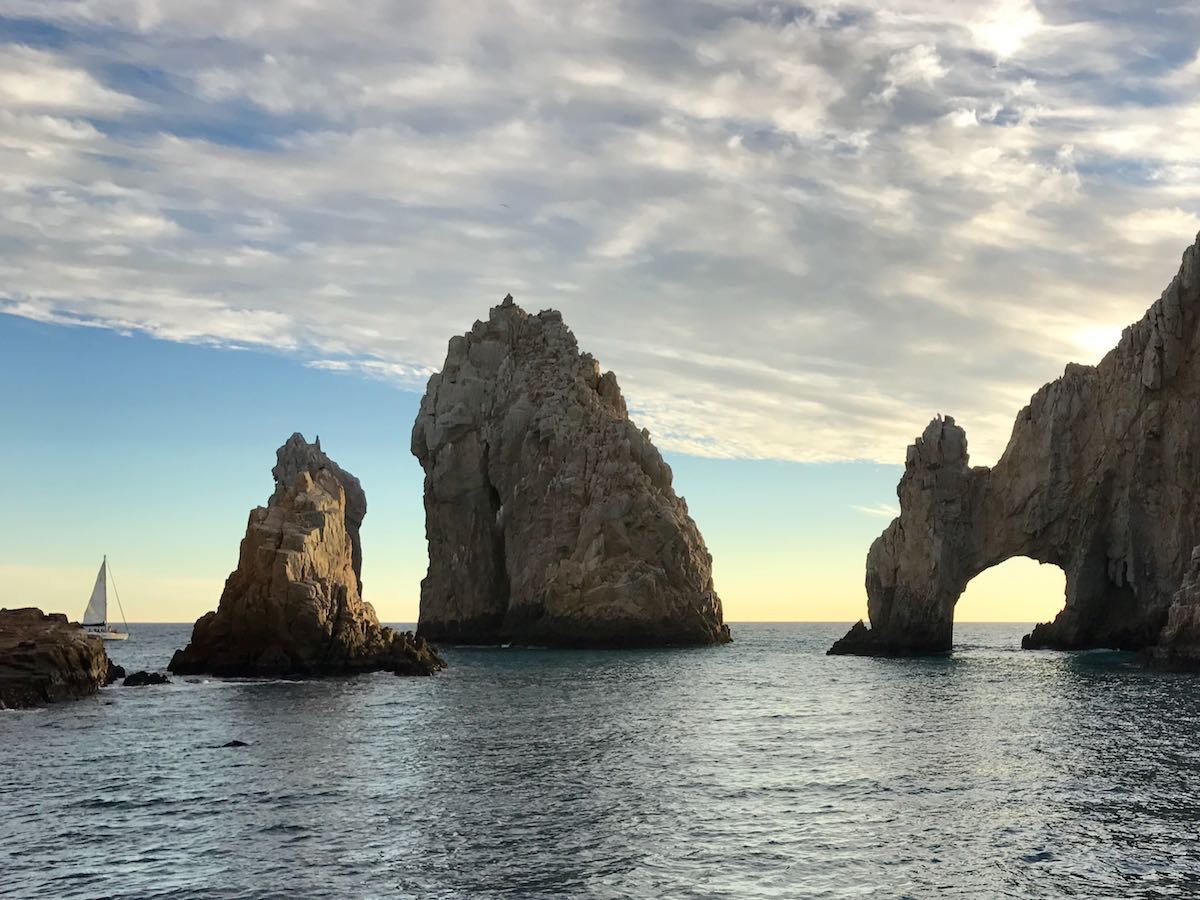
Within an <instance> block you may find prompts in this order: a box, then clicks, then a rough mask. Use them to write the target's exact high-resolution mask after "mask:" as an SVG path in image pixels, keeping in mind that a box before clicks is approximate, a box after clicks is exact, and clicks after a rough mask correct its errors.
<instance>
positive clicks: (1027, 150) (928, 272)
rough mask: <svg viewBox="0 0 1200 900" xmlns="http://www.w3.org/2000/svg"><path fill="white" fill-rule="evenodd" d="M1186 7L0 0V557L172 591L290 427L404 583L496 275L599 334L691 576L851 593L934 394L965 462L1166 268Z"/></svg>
mask: <svg viewBox="0 0 1200 900" xmlns="http://www.w3.org/2000/svg"><path fill="white" fill-rule="evenodd" d="M1198 47H1200V7H1196V6H1195V4H1192V3H1184V2H1178V3H1172V2H1159V3H1155V4H1153V5H1150V4H1125V3H1117V2H1114V0H1088V2H1083V0H1069V2H1068V0H1060V2H1041V3H1033V2H1028V0H992V2H986V0H983V2H972V3H963V2H953V0H893V2H887V3H883V2H861V3H839V2H814V3H809V4H806V5H794V4H787V3H757V2H734V0H727V2H698V0H690V2H666V0H657V2H603V3H601V2H581V3H573V4H561V3H553V2H539V0H519V2H510V3H501V2H489V3H472V2H438V3H433V2H430V3H420V2H409V3H403V4H396V3H392V2H373V0H362V2H359V3H356V4H354V5H353V11H352V12H348V11H347V7H346V6H344V5H343V4H333V3H317V2H296V0H288V2H283V0H279V2H272V0H260V2H257V3H240V2H239V3H233V2H223V0H188V2H174V0H70V2H68V0H0V375H2V376H3V377H4V387H3V396H2V397H0V421H2V422H3V434H0V438H2V440H0V454H2V455H0V462H3V463H5V465H6V468H7V469H8V470H9V471H10V472H18V473H20V478H18V479H16V481H17V482H18V483H17V484H15V485H14V484H10V485H9V487H8V490H9V496H10V503H13V504H15V506H10V515H9V516H7V517H6V521H5V522H4V523H3V524H2V525H0V576H3V577H5V579H6V581H7V583H8V585H9V586H10V591H16V593H17V594H18V595H19V596H20V597H21V602H22V603H25V602H28V603H34V604H37V605H42V606H44V607H47V608H52V607H54V608H57V607H62V608H63V610H64V611H72V610H73V606H72V604H74V605H77V606H80V608H82V603H83V601H84V600H86V593H87V590H88V588H89V586H90V582H91V579H92V577H93V572H94V567H95V565H96V563H97V562H98V559H97V557H98V556H99V555H100V553H102V552H108V553H109V554H110V556H111V557H112V562H113V567H114V573H115V574H116V576H117V578H118V579H119V581H118V586H119V587H122V588H123V597H125V598H127V606H128V610H127V611H128V612H130V617H131V618H137V619H142V620H160V621H161V620H167V619H174V620H185V619H188V618H192V617H194V616H196V615H198V614H199V613H201V612H203V611H204V610H205V609H209V608H212V606H213V605H214V604H215V601H216V597H217V596H218V595H219V591H220V585H221V582H222V579H223V578H224V577H225V575H226V574H227V573H228V571H229V570H230V569H231V568H232V566H233V563H234V561H235V559H236V545H237V541H238V539H239V538H240V535H241V531H242V529H243V527H244V524H245V516H246V514H247V512H248V510H249V508H250V507H251V506H253V505H254V504H255V503H260V502H263V501H264V500H265V499H266V496H267V495H268V494H269V489H270V483H269V469H270V464H271V461H272V458H273V451H274V448H275V447H276V446H278V445H279V444H280V443H281V442H282V441H283V439H284V438H286V437H287V435H288V434H290V433H291V432H292V431H294V430H301V431H304V432H305V433H306V434H309V436H310V437H311V436H312V434H311V433H316V432H317V431H319V432H320V434H321V436H322V439H323V443H324V445H325V447H326V449H327V450H328V451H329V452H330V453H331V455H333V456H334V457H335V458H336V459H338V461H339V462H341V463H342V464H343V465H345V466H346V467H347V468H348V469H350V470H351V471H354V472H355V473H356V474H358V475H359V476H360V477H361V478H362V479H363V481H364V485H365V486H366V489H367V493H368V499H369V502H370V503H371V513H370V514H369V517H368V520H367V524H366V526H365V529H364V551H365V553H366V554H367V559H366V562H365V565H364V568H365V571H364V578H365V580H366V582H367V588H366V591H367V599H369V600H371V601H372V602H374V603H375V604H376V606H377V607H378V608H379V610H380V614H381V616H382V617H383V618H385V619H390V620H397V621H411V620H412V619H413V618H414V617H415V613H416V597H417V592H418V583H419V579H420V575H421V573H422V570H423V568H424V547H423V541H422V521H421V519H422V513H421V505H420V471H419V468H418V467H417V466H416V463H415V461H413V460H412V459H411V458H410V457H408V455H407V445H408V429H409V427H410V424H411V420H412V417H413V415H414V413H415V408H416V403H417V400H418V397H419V392H420V391H421V390H422V389H423V386H424V383H425V381H426V380H427V378H428V376H429V374H430V373H432V372H434V371H436V370H437V369H438V368H439V367H440V365H441V361H442V359H443V357H444V354H445V347H446V341H447V339H448V338H449V336H451V335H453V334H456V333H460V332H463V331H465V330H467V329H468V328H469V327H470V325H471V323H472V322H473V321H474V320H475V319H476V318H480V317H482V316H484V315H486V311H487V309H488V307H489V306H491V305H493V304H494V303H496V302H498V301H499V299H500V298H501V297H503V296H504V294H505V293H508V292H512V293H513V294H514V295H515V296H516V298H517V300H518V302H520V303H521V304H522V305H524V306H525V307H527V308H528V309H531V310H537V309H541V308H547V307H553V308H557V309H560V310H562V312H563V314H564V317H565V319H566V321H567V322H568V324H570V325H571V327H572V328H573V330H574V331H575V333H576V335H577V336H578V338H579V340H580V344H581V346H582V347H583V348H584V349H587V350H589V351H591V352H592V353H594V354H595V355H596V356H597V357H598V358H599V359H600V361H601V363H602V364H603V365H604V366H605V367H606V368H611V369H613V370H614V371H616V372H617V374H618V377H619V379H620V382H621V385H622V387H623V389H624V391H625V393H626V396H627V399H628V400H629V403H630V407H631V410H632V411H633V414H634V416H635V418H636V420H637V421H638V423H639V424H640V425H644V426H646V427H648V428H649V429H650V431H651V433H652V434H653V436H654V439H655V441H656V443H657V444H658V445H659V446H660V447H661V448H662V449H663V450H664V451H665V452H666V454H667V457H668V459H669V461H670V462H671V464H672V466H673V467H674V469H675V471H676V486H677V488H678V490H679V491H680V493H682V494H684V495H685V496H687V498H688V500H689V504H690V505H691V508H692V511H693V514H694V516H695V518H696V519H697V522H698V524H699V525H700V528H701V530H702V532H703V533H704V535H705V537H706V540H707V541H708V544H709V547H710V549H711V550H712V552H713V554H714V557H715V558H716V574H717V588H718V591H719V592H720V593H721V594H722V596H723V597H724V598H725V603H726V608H727V612H728V615H729V617H730V618H731V619H735V620H737V619H741V620H746V619H836V620H852V619H854V618H857V617H859V616H860V615H862V614H863V613H864V612H865V599H864V597H863V591H862V563H863V558H864V556H865V553H866V549H867V547H868V546H869V544H870V541H871V540H872V539H873V537H874V536H875V535H876V534H878V532H879V531H880V530H881V529H882V528H883V527H884V526H885V525H886V524H887V521H888V517H889V516H890V515H892V514H894V512H895V491H894V488H895V482H896V480H897V479H898V477H899V473H900V471H901V470H900V466H899V464H900V463H901V462H902V460H903V458H904V448H905V446H906V445H907V444H908V443H909V442H911V440H912V439H913V438H914V437H915V436H916V435H917V434H919V433H920V432H921V431H922V429H923V427H924V425H925V424H926V423H927V422H928V421H929V419H930V418H931V417H932V416H933V415H934V414H937V413H948V414H951V415H954V416H955V417H956V419H957V420H958V421H959V422H960V424H962V425H963V426H964V427H965V428H966V430H967V434H968V437H969V440H970V447H971V451H972V461H973V462H975V463H983V464H986V463H990V462H993V461H994V460H995V459H996V458H997V457H998V456H999V453H1000V451H1001V449H1002V448H1003V444H1004V442H1005V441H1006V439H1007V436H1008V434H1009V431H1010V429H1011V424H1012V421H1013V417H1014V416H1015V414H1016V412H1017V411H1018V410H1019V409H1020V408H1021V407H1022V406H1023V405H1024V404H1025V403H1026V402H1027V400H1028V398H1029V396H1030V395H1031V394H1032V393H1033V391H1034V390H1036V388H1037V387H1039V386H1040V385H1041V384H1042V383H1044V382H1045V381H1047V380H1049V379H1051V378H1053V377H1055V376H1057V375H1058V374H1060V373H1061V371H1062V369H1063V367H1064V365H1065V363H1066V362H1068V361H1075V362H1083V363H1093V362H1096V361H1097V360H1098V359H1099V358H1100V356H1102V354H1103V352H1104V351H1105V350H1106V349H1108V347H1109V346H1111V345H1112V344H1114V343H1115V341H1116V339H1117V336H1118V335H1119V331H1120V328H1121V327H1122V326H1124V325H1125V324H1128V323H1129V322H1132V321H1134V320H1136V319H1137V318H1139V317H1140V315H1141V314H1142V312H1143V311H1144V309H1145V308H1146V307H1147V306H1148V305H1149V304H1150V302H1152V301H1153V300H1154V299H1155V298H1156V297H1157V296H1158V294H1159V292H1160V291H1161V290H1162V288H1163V287H1165V285H1166V284H1167V282H1168V281H1169V279H1170V277H1171V276H1172V275H1173V273H1174V271H1175V270H1176V268H1177V265H1178V259H1179V256H1180V254H1181V253H1182V251H1183V249H1184V248H1185V247H1186V246H1187V245H1188V244H1189V243H1191V241H1192V240H1193V238H1194V236H1195V234H1196V232H1197V230H1198V229H1200V216H1198V215H1197V213H1198V212H1200V202H1198V201H1200V161H1198V160H1197V157H1196V154H1195V147H1196V146H1197V145H1198V143H1200V141H1198V139H1200V99H1198V98H1200V90H1198V89H1200V55H1198ZM310 432H311V433H310ZM14 508H15V509H17V510H20V515H19V516H14V515H13V514H12V510H13V509H14ZM1055 579H1057V581H1055ZM985 580H986V581H987V586H986V590H985V586H984V585H983V584H982V582H984V581H985ZM977 581H979V582H980V584H978V585H973V586H972V588H971V589H969V592H968V594H969V595H968V597H966V598H964V600H963V601H962V602H961V604H960V608H959V613H958V616H959V618H960V619H964V618H975V619H982V620H1001V619H1004V620H1017V621H1033V620H1035V619H1045V618H1047V617H1048V616H1050V615H1052V614H1053V612H1054V611H1055V610H1056V609H1058V608H1060V607H1061V602H1062V601H1061V596H1062V587H1061V573H1058V572H1056V571H1054V570H1048V567H1037V566H1034V565H1033V564H1026V565H1022V564H1021V563H1020V562H1018V561H1013V562H1010V563H1007V564H1005V565H1004V566H1003V567H998V568H997V569H996V570H993V572H989V573H985V575H983V576H980V578H979V579H978V580H977ZM125 585H128V587H127V588H126V587H125ZM979 591H982V592H983V593H980V594H979V596H978V597H976V596H975V595H976V593H978V592H979ZM989 592H990V593H989ZM6 593H8V592H6ZM75 597H78V602H76V601H75V600H74V599H73V598H75ZM6 600H7V597H6Z"/></svg>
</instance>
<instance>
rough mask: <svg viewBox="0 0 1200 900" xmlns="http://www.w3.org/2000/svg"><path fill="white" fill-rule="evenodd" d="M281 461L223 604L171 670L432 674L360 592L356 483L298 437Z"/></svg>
mask: <svg viewBox="0 0 1200 900" xmlns="http://www.w3.org/2000/svg"><path fill="white" fill-rule="evenodd" d="M277 456H278V464H277V465H276V466H275V468H274V469H273V470H272V471H273V474H274V475H275V479H276V481H275V493H274V494H273V495H272V496H271V499H270V500H269V501H268V503H267V505H266V506H265V507H263V506H260V507H258V508H257V509H255V510H253V511H252V512H251V513H250V521H249V524H248V526H247V528H246V537H245V538H244V539H243V540H242V546H241V553H240V555H239V559H238V567H237V569H236V570H235V571H234V572H233V574H231V575H230V576H229V579H228V580H227V581H226V582H225V591H224V593H222V595H221V601H220V604H219V606H218V607H217V610H216V612H210V613H207V614H206V615H204V616H202V617H201V618H200V619H199V620H198V621H197V622H196V624H195V627H194V628H193V630H192V640H191V643H189V644H188V646H187V647H186V648H184V649H183V650H180V651H178V652H176V654H175V656H174V657H173V658H172V660H171V664H170V667H169V668H170V670H171V671H172V672H175V673H178V674H185V675H186V674H200V673H208V674H213V675H224V676H235V675H241V676H267V675H283V676H314V675H337V674H349V673H354V672H366V671H373V670H386V671H391V672H395V673H396V674H399V675H428V674H432V673H433V672H435V671H437V670H438V669H440V668H442V667H444V665H445V663H444V662H443V661H442V660H441V658H440V657H439V656H438V655H437V653H436V651H435V650H434V649H433V648H432V647H430V646H429V645H428V644H427V643H426V642H425V641H424V640H423V639H420V638H416V637H414V636H413V635H412V634H409V633H397V632H395V631H393V630H392V629H390V628H385V627H383V626H381V625H380V624H379V620H378V618H377V617H376V615H375V610H374V609H372V608H371V605H370V604H369V603H364V602H363V600H362V598H361V596H360V594H359V584H360V583H361V582H360V578H359V571H360V569H359V564H360V561H361V552H360V551H357V550H356V548H357V546H358V545H357V534H358V527H359V525H361V523H362V516H363V515H365V513H366V498H365V496H363V494H362V487H361V486H360V485H359V483H358V480H357V479H356V478H354V477H353V476H351V475H349V474H348V473H347V472H345V471H344V470H343V469H341V468H339V467H338V466H336V465H334V464H332V463H331V462H330V461H329V458H328V457H327V456H325V454H324V453H322V452H321V450H320V447H318V446H317V445H316V444H312V445H309V444H306V443H305V442H304V440H303V438H302V437H300V436H299V435H294V436H293V437H292V438H291V439H290V440H289V441H288V442H287V443H286V444H284V445H283V447H281V448H280V449H279V452H278V454H277ZM351 496H356V500H355V504H354V506H353V507H351V505H350V502H349V500H348V498H349V497H351ZM352 509H353V510H354V512H351V510H352Z"/></svg>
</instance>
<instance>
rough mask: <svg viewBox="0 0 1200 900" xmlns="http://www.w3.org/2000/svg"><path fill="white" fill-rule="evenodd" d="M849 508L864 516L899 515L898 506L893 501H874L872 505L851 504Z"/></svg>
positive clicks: (882, 516) (889, 516)
mask: <svg viewBox="0 0 1200 900" xmlns="http://www.w3.org/2000/svg"><path fill="white" fill-rule="evenodd" d="M850 508H851V509H853V510H855V511H856V512H860V513H862V514H863V515H865V516H875V517H876V518H880V519H894V518H896V516H898V515H900V507H899V506H896V505H895V504H893V503H876V504H875V505H874V506H857V505H855V506H851V507H850Z"/></svg>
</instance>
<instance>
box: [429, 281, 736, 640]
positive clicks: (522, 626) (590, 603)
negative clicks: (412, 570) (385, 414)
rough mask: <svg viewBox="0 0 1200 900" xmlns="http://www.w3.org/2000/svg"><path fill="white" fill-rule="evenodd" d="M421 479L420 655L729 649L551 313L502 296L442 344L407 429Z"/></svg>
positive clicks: (631, 440)
mask: <svg viewBox="0 0 1200 900" xmlns="http://www.w3.org/2000/svg"><path fill="white" fill-rule="evenodd" d="M412 452H413V454H414V455H415V456H416V457H417V459H418V460H420V462H421V466H422V468H423V469H424V470H425V522H426V525H425V530H426V536H427V537H428V541H429V574H428V575H427V577H426V578H425V580H424V581H423V582H422V583H421V612H420V624H419V626H418V634H421V635H423V636H427V637H429V638H430V639H431V640H438V641H454V642H460V643H479V644H494V643H507V642H510V641H511V642H518V643H527V644H542V645H553V646H598V647H606V646H639V645H640V646H655V645H673V644H712V643H722V642H725V641H727V640H729V629H728V628H727V627H726V626H725V625H724V623H723V619H722V612H721V601H720V598H718V596H717V594H716V592H715V591H714V590H713V581H712V559H711V557H710V556H709V554H708V551H707V550H706V549H705V546H704V541H703V539H702V538H701V537H700V532H699V531H698V530H697V528H696V524H695V523H694V522H693V521H692V519H691V517H690V516H689V515H688V510H687V504H686V503H685V502H684V501H683V499H682V498H680V497H678V496H676V494H675V491H674V490H673V489H672V487H671V469H670V467H668V466H667V464H666V463H665V462H664V461H663V459H662V457H661V456H660V455H659V453H658V451H657V450H656V449H655V448H654V445H653V444H652V443H651V442H650V436H649V433H648V432H646V431H642V430H639V429H638V428H637V426H635V425H634V424H633V423H632V422H631V421H630V420H629V416H628V414H627V412H626V408H625V401H624V399H623V398H622V396H621V390H620V388H619V387H618V386H617V380H616V377H615V376H614V375H613V373H611V372H606V373H604V374H601V372H600V366H599V365H598V364H597V362H596V360H595V359H593V358H592V357H591V356H590V355H588V354H586V353H585V354H581V353H580V352H579V348H578V346H577V345H576V342H575V337H574V336H573V335H572V334H571V332H570V330H568V328H567V327H566V326H565V325H564V324H563V322H562V317H561V316H560V314H559V313H557V312H555V311H553V310H546V311H544V312H541V313H539V314H537V315H529V314H528V313H526V312H525V311H524V310H522V309H521V308H520V307H519V306H517V305H516V304H514V303H513V301H512V297H506V298H505V299H504V302H503V303H502V304H501V305H500V306H497V307H495V308H494V309H492V311H491V314H490V316H489V318H488V321H486V322H476V323H475V327H474V328H472V329H471V331H470V332H469V333H467V334H466V335H463V336H460V337H455V338H453V339H452V340H451V341H450V348H449V352H448V353H447V356H446V363H445V366H444V367H443V369H442V371H441V373H440V374H437V375H434V376H433V377H432V378H431V379H430V381H429V387H428V389H427V391H426V393H425V396H424V398H423V399H422V401H421V409H420V413H419V415H418V417H417V421H416V424H415V426H414V428H413V437H412Z"/></svg>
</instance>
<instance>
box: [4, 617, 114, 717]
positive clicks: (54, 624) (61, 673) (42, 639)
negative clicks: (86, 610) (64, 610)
mask: <svg viewBox="0 0 1200 900" xmlns="http://www.w3.org/2000/svg"><path fill="white" fill-rule="evenodd" d="M108 675H109V660H108V654H107V653H105V652H104V642H103V641H102V640H101V639H100V638H99V637H97V636H96V635H91V634H88V633H87V632H85V631H84V630H83V629H82V628H80V627H79V625H78V624H76V623H73V622H68V621H67V617H66V616H64V615H61V614H58V613H51V614H49V615H46V614H45V613H43V612H42V611H41V610H40V609H31V608H27V609H0V709H21V708H25V707H30V706H42V705H44V704H47V703H56V702H58V701H61V700H77V699H79V698H80V697H86V696H88V695H89V694H94V693H95V692H96V691H97V690H98V689H99V688H101V687H103V686H104V685H105V684H107V683H108Z"/></svg>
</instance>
